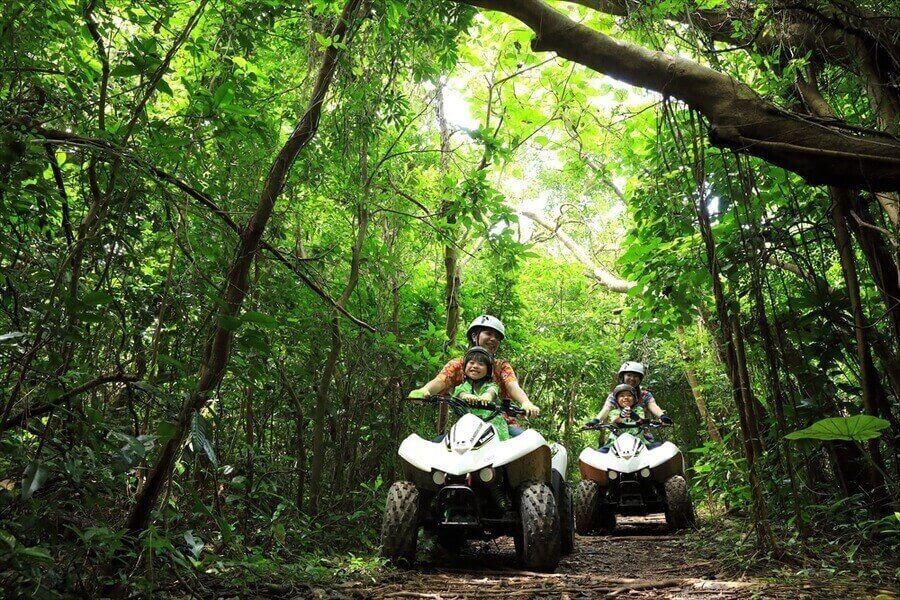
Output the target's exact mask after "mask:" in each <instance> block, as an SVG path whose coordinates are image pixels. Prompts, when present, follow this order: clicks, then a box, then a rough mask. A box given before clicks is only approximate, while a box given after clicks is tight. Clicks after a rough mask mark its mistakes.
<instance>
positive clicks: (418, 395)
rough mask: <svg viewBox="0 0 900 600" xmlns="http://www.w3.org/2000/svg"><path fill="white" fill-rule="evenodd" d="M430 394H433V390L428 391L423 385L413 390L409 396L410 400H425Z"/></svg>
mask: <svg viewBox="0 0 900 600" xmlns="http://www.w3.org/2000/svg"><path fill="white" fill-rule="evenodd" d="M429 396H431V392H429V391H428V388H427V387H421V388H419V389H417V390H413V391H411V392H410V393H409V396H407V398H409V399H410V400H425V399H426V398H428V397H429Z"/></svg>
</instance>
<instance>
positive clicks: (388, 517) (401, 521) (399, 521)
mask: <svg viewBox="0 0 900 600" xmlns="http://www.w3.org/2000/svg"><path fill="white" fill-rule="evenodd" d="M418 539H419V490H417V489H416V486H415V485H413V483H412V482H411V481H397V482H394V484H393V485H392V486H391V489H390V490H388V496H387V502H386V503H385V506H384V520H383V521H382V523H381V555H382V556H384V557H385V558H387V559H388V560H390V561H391V563H393V564H394V565H407V566H408V565H412V564H413V562H415V560H416V542H417V541H418Z"/></svg>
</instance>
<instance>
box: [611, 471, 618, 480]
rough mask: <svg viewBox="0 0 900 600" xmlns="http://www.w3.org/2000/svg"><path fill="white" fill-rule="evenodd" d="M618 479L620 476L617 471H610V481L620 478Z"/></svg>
mask: <svg viewBox="0 0 900 600" xmlns="http://www.w3.org/2000/svg"><path fill="white" fill-rule="evenodd" d="M618 477H619V474H618V473H616V472H615V471H610V472H609V478H610V479H616V478H618Z"/></svg>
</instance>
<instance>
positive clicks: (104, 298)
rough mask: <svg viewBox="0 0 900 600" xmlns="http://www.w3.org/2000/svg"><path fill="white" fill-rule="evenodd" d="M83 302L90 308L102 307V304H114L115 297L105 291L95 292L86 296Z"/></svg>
mask: <svg viewBox="0 0 900 600" xmlns="http://www.w3.org/2000/svg"><path fill="white" fill-rule="evenodd" d="M81 301H82V302H84V303H85V304H88V305H90V306H100V305H102V304H109V303H110V302H112V301H113V297H112V296H110V295H109V294H107V293H106V292H104V291H103V290H95V291H93V292H90V293H89V294H85V296H84V297H83V298H82V299H81Z"/></svg>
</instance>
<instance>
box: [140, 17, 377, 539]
mask: <svg viewBox="0 0 900 600" xmlns="http://www.w3.org/2000/svg"><path fill="white" fill-rule="evenodd" d="M360 1H361V0H348V1H347V4H346V5H345V6H344V10H343V12H342V14H341V16H340V18H339V20H338V22H337V24H336V25H335V27H334V29H333V30H332V35H331V37H332V39H335V40H338V41H344V40H345V37H346V33H347V30H348V27H349V24H350V20H351V18H352V16H353V15H355V14H356V11H357V8H358V6H359V3H360ZM342 45H343V44H342ZM339 52H340V50H339V48H338V47H337V45H336V44H332V45H330V46H329V47H328V48H327V49H326V50H325V52H324V55H323V58H322V65H321V67H320V69H319V72H318V76H317V78H316V81H315V84H314V86H313V90H312V95H311V97H310V101H309V104H308V105H307V109H306V112H305V113H304V114H303V117H302V118H301V119H300V122H299V124H298V125H297V128H296V129H294V131H293V133H292V134H291V136H290V137H289V138H288V140H287V142H286V143H285V145H284V146H283V147H282V148H281V150H280V152H279V153H278V156H277V157H276V159H275V161H274V163H273V164H272V166H271V168H270V169H269V173H268V175H267V176H266V180H265V183H264V184H263V189H262V192H261V193H260V198H259V202H258V203H257V206H256V210H255V211H254V213H253V215H252V217H251V218H250V222H249V223H248V224H247V225H246V227H245V228H244V229H243V230H242V232H241V236H240V246H239V249H238V252H237V255H236V256H235V258H234V261H233V262H232V264H231V266H230V268H229V270H228V275H227V277H226V279H225V288H224V289H225V306H224V307H223V308H222V309H221V311H220V316H219V319H218V321H217V324H216V325H215V326H214V327H213V330H212V332H211V335H210V337H209V338H208V342H207V346H206V351H205V354H204V360H203V365H202V367H201V369H200V373H199V376H198V382H197V388H196V389H195V391H194V392H193V393H192V394H190V395H189V396H187V397H186V398H185V401H184V403H183V404H182V407H181V411H180V413H179V415H178V419H177V424H176V429H175V434H174V435H173V436H172V438H171V439H170V440H169V441H168V442H167V443H166V444H165V446H164V447H163V448H162V450H161V452H160V454H159V456H158V457H157V460H156V463H155V465H154V466H153V469H152V470H151V473H150V475H149V476H148V479H147V483H146V484H145V485H144V487H143V488H142V489H141V490H140V492H139V493H138V496H137V499H136V500H135V504H134V507H133V508H132V511H131V513H130V515H129V517H128V519H127V521H126V525H125V527H126V531H127V532H128V535H129V537H131V538H132V539H137V537H138V536H139V535H140V534H141V533H142V532H143V531H144V530H145V529H146V528H147V525H148V524H149V522H150V519H151V515H152V512H153V510H154V508H155V507H156V504H157V501H158V500H159V496H160V493H161V492H162V490H163V488H164V487H165V484H166V482H167V481H168V480H169V477H170V476H171V474H172V466H173V464H174V462H175V457H176V456H177V454H178V452H179V451H180V449H181V445H182V444H183V442H184V439H185V437H186V435H187V431H188V429H189V427H190V424H191V419H192V417H193V414H194V412H196V411H197V410H199V409H200V408H202V407H203V406H204V405H205V404H206V402H207V399H208V397H209V394H210V393H211V392H212V391H213V390H215V389H216V388H217V387H218V385H219V383H220V382H221V381H222V378H223V377H224V375H225V370H226V368H227V366H228V360H229V357H230V354H231V343H232V340H233V337H234V334H233V330H232V328H231V327H229V326H228V320H229V319H234V318H236V317H237V315H238V313H239V311H240V309H241V305H242V304H243V301H244V298H245V297H246V295H247V289H248V287H249V274H250V265H251V264H252V262H253V258H254V256H255V255H256V252H257V251H258V249H259V245H260V240H261V238H262V234H263V232H264V231H265V227H266V224H267V223H268V221H269V217H270V216H271V214H272V209H273V208H274V206H275V201H276V200H277V199H278V196H279V195H280V194H281V191H282V189H283V187H284V184H285V181H286V179H287V175H288V172H289V171H290V168H291V165H292V164H293V162H294V160H295V159H296V158H297V155H298V154H299V153H300V151H301V150H302V149H303V148H304V147H305V146H306V144H307V143H309V141H310V140H311V139H312V137H313V136H314V135H315V133H316V130H317V128H318V124H319V116H320V114H321V110H322V104H323V102H324V100H325V94H326V93H327V91H328V88H329V86H330V84H331V80H332V76H333V74H334V70H335V66H336V64H337V59H338V56H339Z"/></svg>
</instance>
